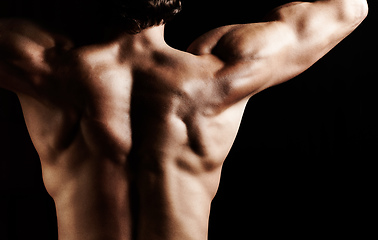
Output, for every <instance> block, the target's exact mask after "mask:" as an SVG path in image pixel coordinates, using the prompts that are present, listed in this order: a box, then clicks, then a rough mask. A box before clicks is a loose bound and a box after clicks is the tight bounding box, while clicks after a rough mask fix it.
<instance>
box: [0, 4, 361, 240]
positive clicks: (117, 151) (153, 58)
mask: <svg viewBox="0 0 378 240" xmlns="http://www.w3.org/2000/svg"><path fill="white" fill-rule="evenodd" d="M366 15H367V4H366V1H364V0H330V1H317V2H315V3H293V4H288V5H285V6H283V7H281V8H279V9H277V10H275V11H274V12H273V13H272V14H271V15H270V17H269V19H268V21H266V22H263V23H255V24H246V25H232V26H225V27H221V28H219V29H215V30H213V31H211V32H209V33H207V34H205V35H203V36H202V37H200V38H199V39H198V40H197V41H195V42H194V43H193V44H192V45H191V46H190V47H189V49H188V52H181V51H178V50H175V49H173V48H171V47H169V46H168V45H167V44H166V43H165V41H164V26H157V27H153V28H149V29H146V30H144V31H143V32H141V33H140V34H137V35H128V34H121V35H119V36H118V37H116V38H114V39H111V40H109V41H108V42H106V43H103V44H98V45H90V46H85V47H81V48H74V45H73V43H71V42H70V40H69V39H67V38H65V37H64V36H63V37H62V36H57V35H55V34H53V33H51V32H47V31H46V30H44V29H42V28H41V27H39V26H36V25H34V24H32V23H29V22H25V21H21V20H1V21H0V87H2V88H5V89H8V90H11V91H14V92H16V93H17V94H18V96H19V99H20V101H21V105H22V109H23V112H24V117H25V121H26V124H27V126H28V129H29V133H30V136H31V138H32V140H33V143H34V145H35V148H36V149H37V151H38V153H39V156H40V159H41V163H42V169H43V179H44V183H45V185H46V189H47V190H48V192H49V194H50V195H51V196H52V197H53V199H54V201H55V204H56V209H57V217H58V231H59V239H60V240H103V239H104V240H105V239H106V240H129V239H138V240H151V239H154V240H160V239H161V240H168V239H172V240H177V239H180V240H184V239H188V240H189V239H193V240H199V239H207V231H208V220H209V214H210V204H211V201H212V199H213V197H214V196H215V194H216V192H217V189H218V185H219V180H220V174H221V168H222V164H223V162H224V160H225V158H226V156H227V154H228V152H229V150H230V148H231V146H232V144H233V141H234V139H235V137H236V134H237V131H238V128H239V125H240V121H241V118H242V115H243V112H244V108H245V106H246V104H247V102H248V100H249V99H250V98H251V97H252V96H253V95H254V94H256V93H258V92H260V91H262V90H264V89H266V88H268V87H271V86H274V85H276V84H279V83H282V82H285V81H287V80H289V79H291V78H293V77H294V76H296V75H298V74H300V73H302V72H303V71H305V70H306V69H307V68H309V67H310V66H311V65H312V64H314V63H315V62H316V61H317V60H319V59H320V58H321V57H322V56H324V55H325V54H326V53H327V52H328V51H329V50H331V49H332V48H333V47H334V46H335V45H336V44H337V43H339V42H340V41H341V40H342V39H343V38H345V37H346V36H347V35H348V34H350V33H351V32H352V31H353V30H354V29H355V28H356V27H357V26H358V24H359V23H361V21H362V20H363V19H364V18H365V17H366Z"/></svg>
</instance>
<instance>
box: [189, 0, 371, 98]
mask: <svg viewBox="0 0 378 240" xmlns="http://www.w3.org/2000/svg"><path fill="white" fill-rule="evenodd" d="M357 2H359V3H362V2H364V0H329V1H317V2H314V3H308V2H306V3H305V2H296V3H291V4H287V5H284V6H282V7H280V8H278V9H276V10H275V11H274V12H273V13H272V14H271V15H270V16H269V18H268V21H266V22H262V23H254V24H244V25H233V26H227V27H223V28H220V29H216V30H214V31H212V32H210V33H208V34H205V35H204V37H203V39H201V38H200V39H199V40H198V41H197V42H195V43H194V44H193V45H192V46H191V47H190V48H189V50H191V51H192V52H194V53H197V54H214V55H216V56H217V57H218V58H220V59H221V60H222V61H223V62H224V63H225V66H224V67H223V68H222V69H221V70H220V71H219V73H218V74H219V75H220V77H221V78H222V79H226V81H227V84H228V87H227V88H224V89H227V91H228V96H229V98H228V101H233V102H234V101H238V100H241V99H243V98H245V97H249V96H251V95H253V94H255V93H257V92H259V91H262V90H263V89H266V88H268V87H270V86H273V85H276V84H279V83H282V82H284V81H287V80H289V79H291V78H293V77H295V76H297V75H299V74H300V73H302V72H303V71H305V70H306V69H308V68H309V67H310V66H311V65H313V64H314V63H315V62H316V61H318V60H319V59H320V58H321V57H323V56H324V55H325V54H326V53H327V52H328V51H330V50H331V49H332V48H333V47H334V46H336V45H337V44H338V43H339V42H340V41H341V40H342V39H343V38H345V37H346V36H347V35H348V34H350V33H351V32H352V31H353V30H354V29H355V28H356V27H357V26H358V24H359V23H360V22H361V21H362V20H363V19H364V17H365V16H366V10H359V9H361V8H362V9H363V4H357ZM352 3H356V5H353V4H352ZM344 5H345V6H344ZM206 42H207V43H206ZM204 43H205V44H204ZM209 43H211V44H209ZM207 46H210V47H207ZM199 49H200V50H199ZM225 76H226V77H225Z"/></svg>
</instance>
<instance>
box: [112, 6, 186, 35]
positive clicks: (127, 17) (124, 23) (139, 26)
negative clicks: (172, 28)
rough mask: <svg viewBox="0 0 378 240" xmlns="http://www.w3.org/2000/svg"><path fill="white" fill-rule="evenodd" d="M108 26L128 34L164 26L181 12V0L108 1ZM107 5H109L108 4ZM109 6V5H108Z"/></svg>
mask: <svg viewBox="0 0 378 240" xmlns="http://www.w3.org/2000/svg"><path fill="white" fill-rule="evenodd" d="M109 1H111V2H112V3H111V4H110V5H111V9H109V10H110V12H109V13H108V14H110V17H109V19H108V20H110V22H109V23H110V24H113V25H114V24H115V25H117V26H120V27H122V29H123V30H124V31H126V32H128V33H131V34H136V33H139V32H141V31H142V30H144V29H146V28H149V27H153V26H158V25H161V24H165V23H166V22H168V21H169V20H171V19H172V18H173V17H174V16H175V15H176V14H178V13H179V12H180V11H181V0H109ZM108 4H109V3H108ZM108 6H109V5H108Z"/></svg>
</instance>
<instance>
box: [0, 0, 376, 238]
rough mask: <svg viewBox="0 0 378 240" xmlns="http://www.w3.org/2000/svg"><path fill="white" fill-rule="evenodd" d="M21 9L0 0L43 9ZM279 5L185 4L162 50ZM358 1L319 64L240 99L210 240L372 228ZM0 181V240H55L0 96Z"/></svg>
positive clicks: (21, 137)
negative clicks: (348, 31)
mask: <svg viewBox="0 0 378 240" xmlns="http://www.w3.org/2000/svg"><path fill="white" fill-rule="evenodd" d="M20 2H21V1H20V0H17V1H16V0H13V1H12V3H8V2H6V1H2V2H1V3H0V14H2V16H13V15H14V14H15V12H16V14H21V13H24V12H28V11H29V10H30V9H31V8H35V11H34V12H38V9H41V12H43V11H45V10H46V9H45V10H42V9H43V6H44V2H43V1H42V0H40V1H29V3H28V4H26V5H28V6H25V5H24V6H23V5H21V4H20ZM51 2H53V1H50V5H51ZM286 2H288V1H259V2H257V1H253V2H252V1H246V0H233V1H216V0H207V1H203V0H202V1H200V0H186V1H185V2H184V10H183V12H182V13H181V14H180V15H179V16H177V18H176V19H175V21H174V22H172V23H170V24H168V26H167V34H166V35H167V42H168V43H169V44H170V45H172V46H174V47H177V48H179V49H185V48H186V47H187V46H188V45H189V44H190V43H191V42H192V41H193V40H194V39H195V38H196V37H198V36H199V35H201V34H202V33H204V32H206V31H208V30H210V29H212V28H214V27H218V26H222V25H228V24H234V23H248V22H256V21H259V20H261V19H262V18H263V17H264V16H265V15H266V14H267V13H268V12H269V10H271V9H272V8H274V7H276V6H279V5H281V4H283V3H286ZM369 4H370V15H369V16H368V18H367V19H366V20H365V22H364V23H363V24H362V25H361V26H360V27H359V28H358V29H357V30H356V31H355V32H354V33H353V34H352V35H351V36H349V37H348V38H347V39H345V40H344V41H343V42H342V43H341V44H340V45H339V46H337V47H336V48H335V49H334V50H332V51H331V52H330V53H329V54H328V55H327V56H326V57H324V58H323V59H322V60H320V61H319V62H318V63H316V64H315V65H314V66H313V67H312V68H310V69H309V70H308V71H307V72H305V73H303V74H302V75H300V76H299V77H297V78H295V79H293V80H291V81H289V82H288V83H285V84H282V85H279V86H276V87H274V88H271V89H268V90H266V91H264V92H262V93H260V94H258V95H256V96H255V97H253V98H252V99H251V101H250V103H249V105H248V107H247V109H246V113H245V116H244V120H243V122H242V126H241V128H240V132H239V135H238V137H237V139H236V142H235V144H234V147H233V149H232V150H231V152H230V155H229V157H228V158H227V160H226V163H225V166H224V169H223V173H222V180H221V185H220V188H219V191H218V194H217V196H216V198H215V199H214V201H213V205H212V212H211V218H210V230H209V239H210V240H218V239H222V240H223V239H271V238H272V237H274V238H277V237H289V238H298V239H308V238H310V237H316V238H322V239H323V238H340V237H352V238H353V237H354V238H355V239H364V238H365V237H366V236H367V235H368V234H371V233H372V232H373V227H374V228H375V227H376V226H375V225H374V224H373V220H371V219H374V218H375V216H376V213H375V212H374V211H373V209H374V208H373V206H374V205H375V204H373V203H374V202H376V197H375V196H374V194H373V193H374V192H376V184H375V183H376V182H377V181H376V173H375V172H376V170H375V169H376V168H375V167H374V166H375V164H374V163H375V161H376V160H377V159H378V156H377V153H376V151H377V150H378V127H377V123H378V115H377V111H376V109H377V103H378V96H377V94H376V91H377V85H378V84H377V76H378V75H377V73H378V72H377V71H378V66H377V65H378V60H377V56H378V55H377V54H378V49H377V44H378V41H377V40H378V39H377V38H378V35H377V26H376V25H377V23H378V21H377V7H378V6H377V5H378V4H377V1H370V2H369ZM38 16H39V15H38ZM41 16H42V15H41ZM39 17H40V16H39ZM272 71H274V69H272ZM0 181H1V182H0V190H1V192H0V194H1V195H0V201H1V202H0V239H2V240H12V239H40V240H45V239H46V240H47V239H48V240H54V239H57V230H56V216H55V209H54V203H53V200H52V199H51V198H50V197H49V196H48V194H47V193H46V191H45V189H44V187H43V183H42V179H41V170H40V163H39V160H38V155H37V153H36V152H35V150H34V148H33V145H32V144H31V142H30V139H29V137H28V133H27V130H26V127H25V124H24V121H23V118H22V112H21V109H20V106H19V103H18V100H17V98H16V97H15V95H14V94H12V93H9V92H7V91H5V90H0ZM364 235H365V236H364Z"/></svg>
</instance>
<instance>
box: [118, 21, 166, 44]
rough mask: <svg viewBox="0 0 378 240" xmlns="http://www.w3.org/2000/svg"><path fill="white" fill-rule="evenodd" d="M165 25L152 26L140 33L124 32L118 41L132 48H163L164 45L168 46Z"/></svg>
mask: <svg viewBox="0 0 378 240" xmlns="http://www.w3.org/2000/svg"><path fill="white" fill-rule="evenodd" d="M164 29H165V26H164V25H160V26H156V27H151V28H148V29H145V30H143V31H142V32H140V33H138V34H134V35H132V34H127V33H122V34H120V35H119V36H118V37H117V38H116V41H117V42H121V44H122V45H123V46H124V47H125V48H128V50H131V49H130V48H132V49H134V50H146V49H148V50H152V49H156V48H161V47H162V46H166V45H167V44H166V42H165V39H164Z"/></svg>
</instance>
